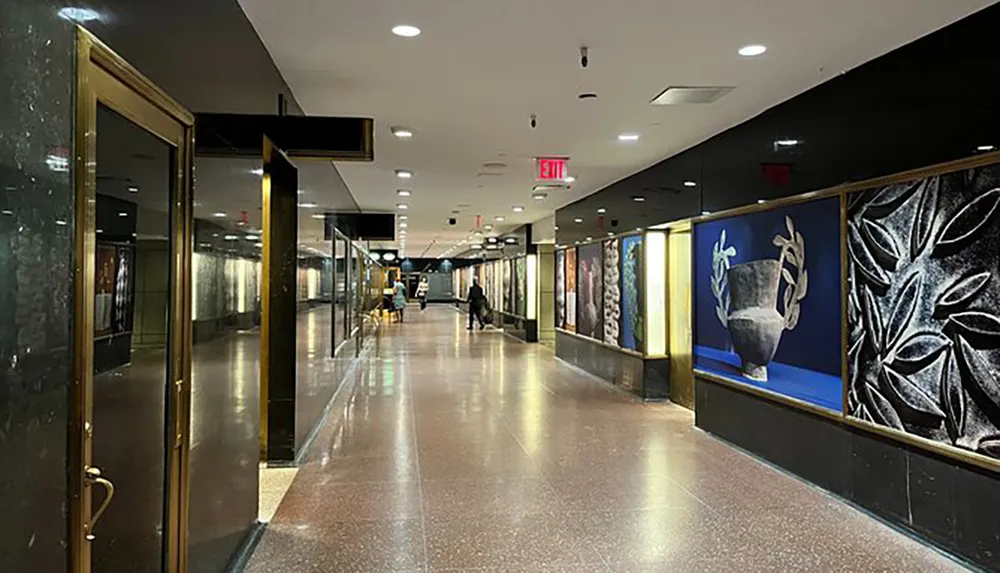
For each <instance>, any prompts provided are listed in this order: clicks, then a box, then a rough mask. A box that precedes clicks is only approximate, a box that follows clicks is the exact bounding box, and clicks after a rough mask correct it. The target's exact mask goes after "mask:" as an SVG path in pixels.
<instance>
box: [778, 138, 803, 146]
mask: <svg viewBox="0 0 1000 573" xmlns="http://www.w3.org/2000/svg"><path fill="white" fill-rule="evenodd" d="M799 143H800V142H799V140H798V139H778V140H775V142H774V146H775V147H794V146H796V145H798V144H799Z"/></svg>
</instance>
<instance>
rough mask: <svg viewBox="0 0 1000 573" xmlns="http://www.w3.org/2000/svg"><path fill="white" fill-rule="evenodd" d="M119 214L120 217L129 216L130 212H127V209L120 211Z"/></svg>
mask: <svg viewBox="0 0 1000 573" xmlns="http://www.w3.org/2000/svg"><path fill="white" fill-rule="evenodd" d="M118 216H119V217H128V213H126V212H125V211H120V212H119V213H118Z"/></svg>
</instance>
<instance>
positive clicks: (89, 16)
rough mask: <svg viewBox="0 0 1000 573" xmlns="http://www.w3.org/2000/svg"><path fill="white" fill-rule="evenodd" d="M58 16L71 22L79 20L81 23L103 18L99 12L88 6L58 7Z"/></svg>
mask: <svg viewBox="0 0 1000 573" xmlns="http://www.w3.org/2000/svg"><path fill="white" fill-rule="evenodd" d="M58 14H59V17H60V18H63V19H65V20H70V21H73V22H79V23H81V24H83V23H86V22H92V21H94V20H98V21H101V20H104V17H103V16H102V15H101V13H100V12H97V11H95V10H91V9H90V8H74V7H66V8H60V9H59V12H58Z"/></svg>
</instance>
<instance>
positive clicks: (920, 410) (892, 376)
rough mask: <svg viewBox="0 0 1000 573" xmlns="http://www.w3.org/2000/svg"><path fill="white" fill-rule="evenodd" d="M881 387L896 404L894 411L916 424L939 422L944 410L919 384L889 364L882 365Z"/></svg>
mask: <svg viewBox="0 0 1000 573" xmlns="http://www.w3.org/2000/svg"><path fill="white" fill-rule="evenodd" d="M882 382H883V383H882V388H883V389H884V390H885V393H886V395H887V396H889V397H891V398H890V399H891V401H892V402H893V403H894V404H895V405H896V412H897V413H899V414H902V416H903V417H905V418H907V419H908V420H909V421H911V422H913V423H918V424H939V423H941V422H942V421H943V420H944V412H943V411H941V408H940V407H938V405H937V403H936V402H935V401H934V400H932V399H931V397H930V396H928V395H927V394H926V393H924V391H923V390H921V389H920V387H919V386H917V385H916V384H914V383H913V382H911V381H910V380H909V379H908V378H907V377H906V376H904V375H902V374H900V373H898V372H896V371H895V370H893V369H892V368H891V367H889V366H883V367H882Z"/></svg>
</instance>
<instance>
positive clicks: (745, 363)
mask: <svg viewBox="0 0 1000 573" xmlns="http://www.w3.org/2000/svg"><path fill="white" fill-rule="evenodd" d="M840 253H841V248H840V198H839V197H832V198H828V199H821V200H817V201H810V202H805V203H799V204H796V205H792V206H788V207H781V208H775V209H769V210H766V211H757V212H754V213H749V214H746V215H737V216H733V217H726V218H722V219H717V220H713V221H708V222H704V223H698V224H696V225H695V226H694V253H693V256H694V301H693V302H694V364H695V368H696V369H697V370H701V371H703V372H707V373H710V374H714V375H716V376H719V377H723V378H726V379H728V380H732V381H735V382H739V383H741V384H747V385H750V386H754V387H756V388H758V389H762V390H766V391H768V392H773V393H775V394H780V395H782V396H785V397H787V398H792V399H794V400H797V401H800V402H804V403H807V404H810V405H813V406H817V407H820V408H823V409H826V410H830V411H834V412H838V413H840V412H842V411H843V382H842V375H841V314H840V313H841V272H840Z"/></svg>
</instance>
